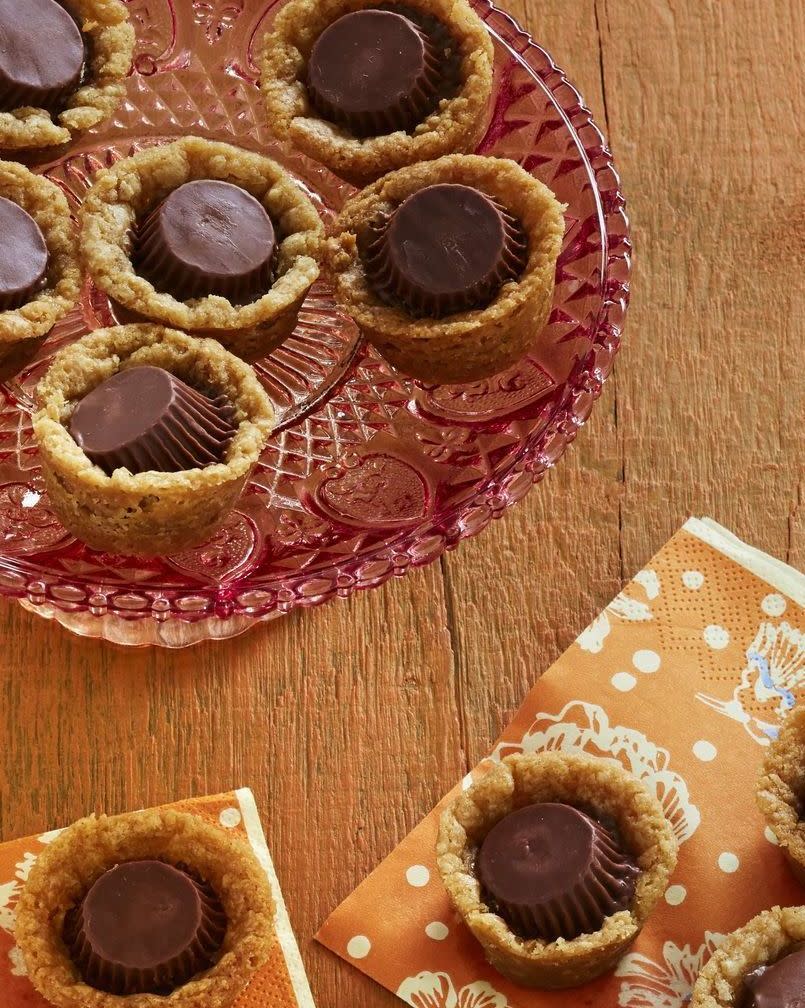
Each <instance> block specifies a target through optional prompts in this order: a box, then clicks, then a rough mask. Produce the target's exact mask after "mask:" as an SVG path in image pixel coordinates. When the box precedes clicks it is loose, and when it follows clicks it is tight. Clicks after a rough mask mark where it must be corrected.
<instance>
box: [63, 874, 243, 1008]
mask: <svg viewBox="0 0 805 1008" xmlns="http://www.w3.org/2000/svg"><path fill="white" fill-rule="evenodd" d="M225 934H226V915H225V913H224V911H223V908H222V906H221V903H220V901H219V899H218V897H217V896H216V894H215V892H214V891H213V889H212V887H211V886H210V885H209V884H208V883H206V882H204V881H201V880H199V879H196V878H194V877H193V876H192V875H191V873H190V872H189V871H188V870H186V869H183V868H182V867H181V866H177V867H174V866H173V865H169V864H165V863H164V862H162V861H152V860H148V861H131V862H127V863H124V864H120V865H117V866H116V867H114V868H111V869H109V871H107V872H105V873H104V874H103V875H101V877H100V878H99V879H98V880H97V881H96V882H95V883H94V884H93V885H92V887H91V888H90V890H89V892H88V893H87V894H86V896H85V897H84V898H83V900H82V901H81V902H80V904H79V905H78V906H76V907H75V908H74V909H73V910H71V911H70V912H69V913H68V914H67V917H66V919H65V926H64V941H65V944H66V945H67V947H68V949H69V950H70V953H71V956H72V959H73V962H74V963H75V964H76V966H77V967H78V969H79V971H80V973H81V976H82V977H83V979H84V981H85V982H86V983H87V984H88V985H89V986H90V987H94V988H96V989H97V990H102V991H107V992H108V993H110V994H123V995H126V994H162V995H166V994H170V992H171V991H172V990H175V989H176V988H177V987H180V986H181V985H182V984H184V983H187V981H188V980H189V979H190V978H191V977H193V976H195V975H196V974H197V973H201V972H203V971H204V970H207V969H209V968H210V967H211V966H212V965H213V963H214V962H215V957H216V953H217V952H218V951H219V949H220V947H221V944H222V942H223V940H224V935H225Z"/></svg>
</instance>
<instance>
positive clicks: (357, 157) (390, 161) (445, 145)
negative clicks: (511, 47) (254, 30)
mask: <svg viewBox="0 0 805 1008" xmlns="http://www.w3.org/2000/svg"><path fill="white" fill-rule="evenodd" d="M493 65H494V47H493V45H492V39H491V36H490V33H489V31H488V30H487V28H486V26H485V25H484V22H483V21H482V20H481V18H480V17H479V16H478V15H477V14H476V13H475V11H474V10H473V8H472V6H471V5H470V4H469V3H468V2H467V0H402V2H400V3H393V2H392V3H377V2H374V3H373V2H372V0H289V2H288V3H286V4H285V5H283V7H282V10H280V11H279V12H278V14H277V16H276V18H274V20H273V22H272V28H271V30H270V31H269V32H268V33H267V34H266V35H265V37H264V39H263V43H262V52H261V54H260V67H261V80H260V86H261V88H262V91H263V94H264V95H265V100H266V112H267V120H268V122H269V123H270V126H271V131H272V133H274V135H275V136H277V137H279V138H280V139H281V140H288V141H290V142H291V143H292V144H293V146H294V147H295V148H296V149H297V150H299V151H301V152H302V153H303V154H306V155H307V156H308V157H312V158H314V159H315V160H316V161H319V162H320V163H322V164H325V165H327V167H328V168H330V169H331V170H332V171H334V172H335V173H336V174H337V175H339V176H340V177H341V178H343V179H346V180H347V181H348V182H351V183H352V184H353V185H355V186H357V187H358V188H362V187H364V186H366V185H367V184H368V183H370V182H374V181H375V180H376V179H378V178H380V177H381V176H382V175H385V174H386V173H387V172H389V171H392V170H394V169H395V168H401V167H403V166H405V165H411V164H416V163H417V162H420V161H428V160H432V159H435V158H438V157H442V156H443V155H445V154H448V153H455V152H469V151H473V150H475V149H476V147H477V146H478V144H479V142H480V141H481V140H482V139H483V136H484V134H485V133H486V128H487V124H488V122H489V116H490V110H489V99H490V97H491V94H492V71H493Z"/></svg>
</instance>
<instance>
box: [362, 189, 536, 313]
mask: <svg viewBox="0 0 805 1008" xmlns="http://www.w3.org/2000/svg"><path fill="white" fill-rule="evenodd" d="M359 248H360V249H361V257H362V259H363V264H364V268H365V270H366V275H367V278H368V279H369V282H370V284H371V286H372V288H373V290H374V291H375V293H376V294H377V295H378V297H380V298H381V299H382V300H383V301H385V302H386V303H387V304H390V305H396V306H401V307H403V308H404V309H405V310H406V311H407V312H408V313H409V314H411V315H413V316H415V317H427V318H433V319H439V318H443V317H444V316H446V315H452V314H454V313H455V312H461V311H470V310H472V309H477V308H485V307H487V306H488V305H489V304H491V302H492V301H493V300H494V299H495V297H496V296H497V294H498V292H499V291H500V288H501V287H502V286H503V284H505V283H507V282H508V281H510V280H517V279H519V278H520V277H521V276H522V274H523V272H524V270H525V267H526V265H527V262H528V241H527V239H526V237H525V235H524V233H523V230H522V227H521V226H520V223H519V222H518V221H517V220H515V218H514V217H513V216H512V215H511V214H510V213H509V212H508V211H507V210H505V209H504V208H503V207H501V206H499V205H498V204H497V203H496V202H495V201H494V200H493V199H491V198H490V197H489V196H487V195H486V194H485V193H482V192H480V191H479V190H477V189H473V188H472V187H471V186H465V185H454V184H449V183H444V184H439V185H433V186H428V187H427V188H426V189H421V190H420V191H419V192H417V193H414V194H413V195H412V196H409V197H408V199H406V200H405V201H404V202H403V203H402V204H401V205H400V206H399V207H398V208H397V209H396V210H394V211H393V213H392V214H391V215H390V216H388V215H383V216H381V217H379V218H377V219H376V220H375V221H372V222H371V224H370V225H369V227H368V229H367V232H366V234H365V236H363V238H362V239H361V240H359Z"/></svg>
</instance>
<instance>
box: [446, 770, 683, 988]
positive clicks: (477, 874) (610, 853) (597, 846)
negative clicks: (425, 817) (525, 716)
mask: <svg viewBox="0 0 805 1008" xmlns="http://www.w3.org/2000/svg"><path fill="white" fill-rule="evenodd" d="M437 857H438V864H439V871H440V872H441V875H442V879H443V881H444V884H445V887H446V888H447V892H448V894H449V896H450V899H451V901H452V903H453V905H454V907H455V908H456V910H457V911H458V913H459V914H460V915H461V917H462V918H463V919H464V921H465V923H466V924H467V926H468V927H469V929H470V930H471V931H472V933H473V935H474V936H475V937H476V938H477V939H478V941H479V942H480V943H481V945H482V946H483V949H484V952H485V953H486V957H487V959H488V960H489V962H490V963H491V964H492V965H493V966H494V967H495V969H497V970H499V971H500V972H501V973H502V974H503V975H504V976H507V977H508V978H509V979H510V980H513V981H514V982H515V983H518V984H522V985H523V986H526V987H538V988H544V989H560V988H566V987H577V986H579V985H581V984H583V983H586V982H588V981H589V980H593V979H594V978H595V977H597V976H600V975H601V974H602V973H605V972H607V971H609V970H611V969H613V968H614V967H615V965H616V964H617V962H618V959H619V958H620V957H621V955H623V953H624V951H625V950H626V949H627V948H628V947H629V945H631V943H632V942H633V941H634V939H635V938H636V937H637V935H638V934H639V933H640V930H641V928H642V926H643V924H644V923H645V921H646V919H647V918H648V916H649V915H650V913H651V911H652V909H653V908H654V905H655V904H656V902H657V900H658V899H659V898H660V897H661V896H662V894H663V893H664V892H665V889H666V886H667V884H668V879H669V878H670V876H671V873H672V872H673V870H674V867H675V866H676V857H677V842H676V839H675V837H674V834H673V832H672V830H671V826H670V824H669V823H668V821H667V819H666V818H665V815H664V814H663V810H662V807H661V806H660V804H659V803H658V802H657V801H656V799H655V798H653V797H652V796H651V795H650V794H649V793H648V791H646V789H645V788H644V787H643V785H642V784H640V782H639V781H637V780H635V779H634V778H633V777H631V776H630V775H629V774H627V773H626V772H625V771H624V770H622V769H621V768H620V767H618V766H616V765H614V764H612V763H610V762H608V761H604V760H596V759H593V758H591V757H588V756H581V755H570V754H565V753H544V754H529V755H517V756H510V757H508V758H507V759H505V760H503V762H502V763H501V765H500V766H498V767H495V768H494V769H493V770H491V771H490V772H489V773H488V774H486V775H485V776H484V777H482V778H481V779H480V781H478V782H477V783H476V784H474V785H473V786H472V787H470V788H469V790H468V791H466V792H465V793H464V794H462V795H461V796H460V797H459V798H457V799H456V800H455V801H454V802H453V804H452V805H451V806H450V807H449V808H447V809H446V810H445V812H444V814H443V816H442V820H441V824H440V828H439V839H438V844H437Z"/></svg>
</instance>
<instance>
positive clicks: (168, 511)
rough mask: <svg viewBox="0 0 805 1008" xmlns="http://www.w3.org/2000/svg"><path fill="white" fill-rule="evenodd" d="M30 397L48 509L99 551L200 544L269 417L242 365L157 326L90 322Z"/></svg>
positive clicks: (255, 455)
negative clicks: (96, 325)
mask: <svg viewBox="0 0 805 1008" xmlns="http://www.w3.org/2000/svg"><path fill="white" fill-rule="evenodd" d="M37 396H38V402H39V407H40V408H39V409H38V411H37V413H36V414H35V416H34V419H33V427H34V436H35V437H36V441H37V444H38V446H39V452H40V458H41V463H42V476H43V478H44V481H45V486H46V487H47V490H48V496H49V497H50V504H51V507H52V508H53V511H54V512H55V513H56V514H57V515H58V516H59V519H60V520H61V521H62V523H63V524H64V525H65V527H66V528H68V529H69V530H70V532H72V534H73V535H75V536H76V537H77V538H78V539H80V540H81V541H82V542H84V543H86V544H87V545H89V546H91V547H93V548H94V549H98V550H103V551H104V552H105V553H115V554H125V555H136V556H166V555H171V554H173V553H180V552H182V551H183V550H186V549H192V548H193V547H195V546H200V545H201V544H202V543H204V542H206V541H207V540H208V539H209V538H210V537H211V536H213V535H214V534H215V533H216V532H217V531H218V529H219V528H220V527H221V526H222V525H223V524H224V522H225V521H226V518H227V516H228V515H229V513H230V512H231V510H232V508H233V507H234V506H235V504H236V503H237V501H238V498H239V497H240V495H241V493H242V492H243V490H244V488H245V486H246V484H247V483H248V480H249V477H250V475H251V472H252V469H253V468H254V466H255V465H256V464H257V462H258V459H259V457H260V454H261V452H262V451H263V448H264V447H265V444H266V440H267V438H268V435H269V433H270V431H271V429H272V427H273V424H274V421H275V413H274V410H273V407H272V405H271V402H270V401H269V399H268V396H267V395H266V392H265V390H264V389H263V387H262V385H261V384H260V382H259V381H258V380H257V377H256V376H255V374H254V371H253V370H252V369H251V368H250V367H249V366H248V365H247V364H244V362H243V361H241V360H239V359H238V358H237V357H235V356H233V355H232V354H230V353H227V351H226V350H224V348H223V347H222V346H221V345H220V344H219V343H216V342H215V341H214V340H210V339H197V338H195V337H193V336H188V335H187V334H185V333H180V332H177V331H175V330H171V329H164V328H163V327H162V326H151V325H128V326H117V327H115V328H112V329H98V330H96V331H95V332H93V333H91V334H89V335H87V336H84V337H82V338H81V339H80V340H77V341H76V342H75V343H72V344H70V345H69V346H67V347H64V348H63V349H62V350H60V351H59V353H58V354H56V356H55V357H54V359H53V362H52V363H51V366H50V368H49V370H48V372H47V373H46V375H45V376H44V378H43V379H42V380H41V382H40V383H39V385H38V387H37ZM96 463H97V464H96ZM211 463H217V464H211Z"/></svg>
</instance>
